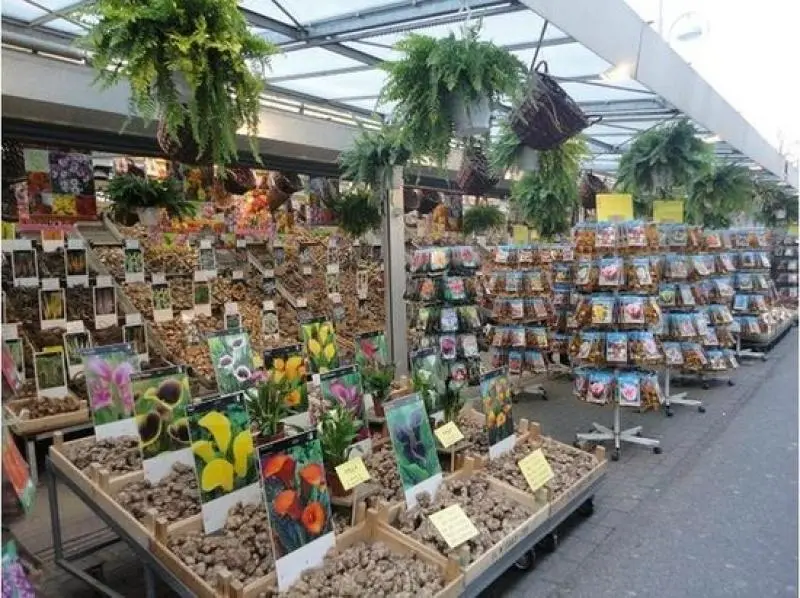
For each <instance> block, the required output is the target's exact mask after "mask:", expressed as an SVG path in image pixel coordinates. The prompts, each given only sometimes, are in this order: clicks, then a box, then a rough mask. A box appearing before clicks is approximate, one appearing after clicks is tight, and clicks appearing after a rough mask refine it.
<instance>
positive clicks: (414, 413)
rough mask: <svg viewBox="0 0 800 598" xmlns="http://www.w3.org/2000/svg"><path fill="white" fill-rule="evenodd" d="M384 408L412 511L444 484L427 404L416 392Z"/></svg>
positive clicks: (399, 471) (396, 459)
mask: <svg viewBox="0 0 800 598" xmlns="http://www.w3.org/2000/svg"><path fill="white" fill-rule="evenodd" d="M385 409H386V425H387V426H388V428H389V437H390V438H391V440H392V449H393V450H394V457H395V461H396V463H397V471H398V473H399V474H400V479H401V481H402V483H403V493H404V494H405V499H406V505H407V506H408V508H409V509H413V508H414V507H415V506H416V505H417V497H418V496H419V495H420V494H422V493H424V492H427V493H428V494H430V496H435V495H436V491H437V490H438V489H439V486H440V485H441V483H442V467H441V465H440V464H439V454H438V453H437V451H436V441H435V440H434V437H433V431H432V430H431V424H430V420H429V419H428V413H427V412H426V411H425V404H424V403H423V402H422V399H420V398H419V396H418V395H417V394H416V393H415V394H412V395H408V396H406V397H401V398H399V399H395V400H394V401H390V402H389V403H386V405H385Z"/></svg>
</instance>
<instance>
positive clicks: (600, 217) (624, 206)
mask: <svg viewBox="0 0 800 598" xmlns="http://www.w3.org/2000/svg"><path fill="white" fill-rule="evenodd" d="M624 220H633V196H632V195H630V194H629V193H598V195H597V221H598V222H622V221H624Z"/></svg>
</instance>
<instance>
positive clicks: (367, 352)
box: [355, 330, 389, 367]
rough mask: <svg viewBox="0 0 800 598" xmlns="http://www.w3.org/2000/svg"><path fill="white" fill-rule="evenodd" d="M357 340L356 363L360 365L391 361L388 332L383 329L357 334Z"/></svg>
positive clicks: (381, 363)
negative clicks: (387, 341)
mask: <svg viewBox="0 0 800 598" xmlns="http://www.w3.org/2000/svg"><path fill="white" fill-rule="evenodd" d="M355 341H356V342H355V345H356V363H357V364H358V365H359V366H360V367H364V366H366V365H386V364H387V363H389V348H388V346H387V344H386V332H384V331H383V330H375V331H374V332H365V333H363V334H357V335H356V338H355Z"/></svg>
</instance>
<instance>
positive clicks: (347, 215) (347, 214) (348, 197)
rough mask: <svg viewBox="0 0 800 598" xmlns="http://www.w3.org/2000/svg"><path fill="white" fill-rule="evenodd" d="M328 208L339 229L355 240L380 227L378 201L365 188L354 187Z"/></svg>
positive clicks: (380, 213) (380, 211) (379, 205)
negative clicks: (334, 217) (333, 215)
mask: <svg viewBox="0 0 800 598" xmlns="http://www.w3.org/2000/svg"><path fill="white" fill-rule="evenodd" d="M328 206H329V207H330V208H331V209H332V210H333V213H334V214H335V216H336V217H337V220H338V224H339V228H341V229H342V230H343V231H344V232H346V233H348V234H350V235H352V236H353V237H355V238H358V237H360V236H361V235H363V234H365V233H367V232H369V231H371V230H376V229H379V228H380V226H381V217H382V215H383V211H382V210H381V204H380V201H379V199H378V196H376V194H375V193H374V192H373V191H371V190H370V189H369V188H367V187H355V188H353V189H351V190H350V191H347V192H345V193H342V194H341V195H340V196H339V198H338V199H337V200H335V201H332V202H329V203H328Z"/></svg>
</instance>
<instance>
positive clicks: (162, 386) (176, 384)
mask: <svg viewBox="0 0 800 598" xmlns="http://www.w3.org/2000/svg"><path fill="white" fill-rule="evenodd" d="M131 382H132V384H133V396H134V402H135V408H134V410H135V413H136V428H137V429H138V431H139V444H140V446H141V448H142V465H143V467H144V478H145V480H147V481H148V482H151V483H153V484H156V483H158V482H159V481H161V479H162V478H163V477H164V476H166V475H168V474H169V473H170V471H171V469H172V465H173V464H175V463H183V464H184V465H188V466H189V467H193V466H194V456H193V454H192V449H191V446H190V444H189V420H188V418H187V417H186V406H187V405H188V404H189V403H190V402H191V393H190V392H189V377H188V376H187V375H186V372H184V371H183V369H182V368H180V367H168V368H161V369H158V370H150V371H147V372H141V373H137V374H132V375H131Z"/></svg>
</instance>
